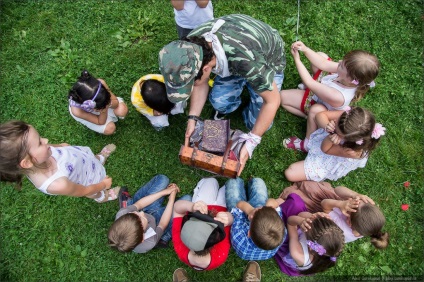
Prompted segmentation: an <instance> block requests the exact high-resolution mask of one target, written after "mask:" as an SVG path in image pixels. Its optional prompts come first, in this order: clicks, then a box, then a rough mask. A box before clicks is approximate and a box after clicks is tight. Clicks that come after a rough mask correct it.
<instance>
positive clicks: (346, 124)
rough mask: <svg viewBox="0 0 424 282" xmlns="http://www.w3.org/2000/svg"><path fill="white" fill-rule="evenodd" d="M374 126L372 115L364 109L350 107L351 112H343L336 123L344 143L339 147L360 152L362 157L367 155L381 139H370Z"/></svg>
mask: <svg viewBox="0 0 424 282" xmlns="http://www.w3.org/2000/svg"><path fill="white" fill-rule="evenodd" d="M375 124H376V123H375V117H374V115H373V114H372V113H371V112H370V111H368V110H366V109H363V108H360V107H352V108H351V110H349V111H345V112H344V113H342V115H341V116H340V118H339V122H338V127H339V129H340V131H341V133H342V134H343V135H344V137H343V140H344V143H343V144H342V145H341V146H342V147H345V148H350V149H352V150H354V151H359V150H362V152H363V153H362V157H364V156H367V155H369V153H370V152H371V151H372V150H374V149H375V148H376V147H377V145H378V143H379V142H380V139H381V138H378V139H375V138H373V137H371V134H372V132H373V130H374V128H375ZM360 141H362V143H361V142H360ZM357 142H358V143H359V144H358V143H357Z"/></svg>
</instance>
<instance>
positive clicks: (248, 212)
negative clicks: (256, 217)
mask: <svg viewBox="0 0 424 282" xmlns="http://www.w3.org/2000/svg"><path fill="white" fill-rule="evenodd" d="M237 207H238V208H239V209H241V210H242V211H243V212H244V213H245V214H246V215H247V217H248V218H249V220H252V218H253V214H254V213H255V211H256V210H257V209H255V208H254V207H252V206H251V205H250V204H249V203H248V202H246V201H240V202H238V203H237Z"/></svg>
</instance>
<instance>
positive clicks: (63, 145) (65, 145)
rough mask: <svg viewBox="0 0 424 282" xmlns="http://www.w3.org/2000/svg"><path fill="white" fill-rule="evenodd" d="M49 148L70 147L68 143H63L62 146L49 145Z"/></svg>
mask: <svg viewBox="0 0 424 282" xmlns="http://www.w3.org/2000/svg"><path fill="white" fill-rule="evenodd" d="M49 146H51V147H55V148H58V147H67V146H70V145H69V144H68V143H61V144H49Z"/></svg>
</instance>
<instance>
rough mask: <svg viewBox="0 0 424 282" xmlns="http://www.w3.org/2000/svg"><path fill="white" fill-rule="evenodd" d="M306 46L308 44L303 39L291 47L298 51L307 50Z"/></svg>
mask: <svg viewBox="0 0 424 282" xmlns="http://www.w3.org/2000/svg"><path fill="white" fill-rule="evenodd" d="M306 48H307V47H306V45H305V44H304V43H303V42H302V41H296V42H294V43H293V44H292V46H291V49H296V50H297V51H305V49H306Z"/></svg>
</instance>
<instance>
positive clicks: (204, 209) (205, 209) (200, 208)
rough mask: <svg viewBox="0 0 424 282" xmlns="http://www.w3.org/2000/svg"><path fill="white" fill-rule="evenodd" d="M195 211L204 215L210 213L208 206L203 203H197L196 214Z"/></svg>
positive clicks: (195, 206) (194, 209) (194, 207)
mask: <svg viewBox="0 0 424 282" xmlns="http://www.w3.org/2000/svg"><path fill="white" fill-rule="evenodd" d="M195 211H198V212H200V213H203V214H207V213H208V206H207V205H206V203H205V202H203V201H198V202H195V203H194V205H193V212H195Z"/></svg>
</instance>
